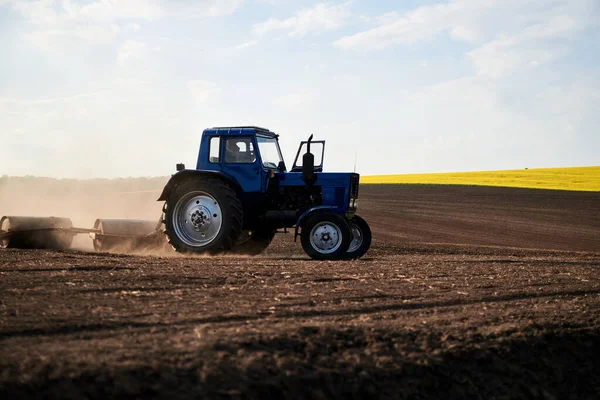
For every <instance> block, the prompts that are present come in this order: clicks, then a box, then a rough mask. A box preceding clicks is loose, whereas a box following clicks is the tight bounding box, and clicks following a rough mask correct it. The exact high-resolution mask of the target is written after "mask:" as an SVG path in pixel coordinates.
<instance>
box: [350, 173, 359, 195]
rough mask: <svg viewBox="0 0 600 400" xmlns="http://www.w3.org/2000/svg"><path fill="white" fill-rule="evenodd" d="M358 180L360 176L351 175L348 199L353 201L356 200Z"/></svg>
mask: <svg viewBox="0 0 600 400" xmlns="http://www.w3.org/2000/svg"><path fill="white" fill-rule="evenodd" d="M359 180H360V175H358V174H351V175H350V197H351V198H353V199H357V198H358V182H359Z"/></svg>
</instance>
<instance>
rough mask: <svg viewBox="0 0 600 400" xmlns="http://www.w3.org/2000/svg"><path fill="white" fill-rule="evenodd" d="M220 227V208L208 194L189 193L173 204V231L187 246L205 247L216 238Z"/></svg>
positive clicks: (221, 219) (221, 218) (221, 215)
mask: <svg viewBox="0 0 600 400" xmlns="http://www.w3.org/2000/svg"><path fill="white" fill-rule="evenodd" d="M222 225H223V214H222V211H221V207H220V206H219V204H218V203H217V201H216V199H215V198H214V197H212V196H211V195H210V194H208V193H205V192H202V191H196V192H191V193H189V194H187V195H185V196H183V197H182V198H181V199H179V200H178V201H177V203H176V204H175V208H174V210H173V229H174V231H175V234H176V235H177V236H178V237H179V238H180V239H181V240H182V241H183V242H184V243H185V244H187V245H188V246H194V247H202V246H206V245H207V244H209V243H210V242H212V241H213V240H214V239H215V238H216V237H217V236H218V234H219V232H220V231H221V227H222Z"/></svg>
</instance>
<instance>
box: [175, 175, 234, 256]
mask: <svg viewBox="0 0 600 400" xmlns="http://www.w3.org/2000/svg"><path fill="white" fill-rule="evenodd" d="M164 212H165V214H164V224H165V234H166V235H167V237H168V239H169V243H170V244H171V245H172V246H173V248H174V249H175V250H176V251H178V252H181V253H211V254H216V253H221V252H224V251H227V250H229V249H231V248H232V247H233V245H234V244H235V242H236V240H237V238H238V237H239V235H240V232H241V230H242V221H243V211H242V204H241V202H240V199H239V198H238V197H237V196H236V194H235V192H234V190H233V189H232V188H231V187H230V186H229V185H228V184H227V183H225V182H224V181H222V180H220V179H192V180H188V181H185V182H183V183H182V184H180V185H178V186H177V187H176V188H175V190H174V191H173V192H172V193H171V194H170V195H169V198H168V199H167V202H166V203H165V208H164Z"/></svg>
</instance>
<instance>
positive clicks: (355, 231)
mask: <svg viewBox="0 0 600 400" xmlns="http://www.w3.org/2000/svg"><path fill="white" fill-rule="evenodd" d="M350 227H351V229H352V241H351V242H350V247H348V253H351V252H353V251H356V250H358V249H359V248H360V246H361V245H362V243H363V233H362V231H361V230H360V228H359V227H358V225H356V224H351V225H350Z"/></svg>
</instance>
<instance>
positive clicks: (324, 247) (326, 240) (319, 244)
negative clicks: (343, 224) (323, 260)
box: [310, 222, 341, 253]
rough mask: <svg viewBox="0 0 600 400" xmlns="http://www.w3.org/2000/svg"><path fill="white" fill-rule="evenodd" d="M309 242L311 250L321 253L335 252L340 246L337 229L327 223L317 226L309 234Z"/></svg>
mask: <svg viewBox="0 0 600 400" xmlns="http://www.w3.org/2000/svg"><path fill="white" fill-rule="evenodd" d="M310 241H311V243H312V245H313V248H314V249H315V250H317V251H319V252H321V253H330V252H332V251H335V250H336V249H337V248H338V247H339V246H340V244H341V237H340V232H339V229H338V228H337V226H335V225H333V224H331V223H328V222H323V223H321V224H318V225H316V226H315V227H314V228H313V230H312V232H311V236H310Z"/></svg>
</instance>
